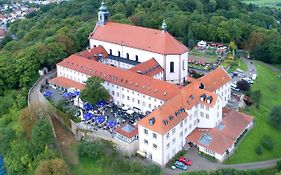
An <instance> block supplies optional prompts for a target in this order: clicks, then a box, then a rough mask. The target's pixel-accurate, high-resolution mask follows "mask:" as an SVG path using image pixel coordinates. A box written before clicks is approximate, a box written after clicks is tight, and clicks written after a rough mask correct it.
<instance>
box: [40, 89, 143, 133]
mask: <svg viewBox="0 0 281 175" xmlns="http://www.w3.org/2000/svg"><path fill="white" fill-rule="evenodd" d="M41 92H42V94H43V95H44V97H46V98H47V99H49V100H50V101H52V102H53V103H55V104H58V103H60V102H61V101H63V102H64V103H63V105H64V107H65V109H71V110H72V111H73V113H74V114H73V117H74V118H77V119H80V120H78V121H80V124H82V125H83V126H84V127H83V128H85V129H87V130H89V131H100V130H102V131H105V132H108V133H110V134H114V133H115V132H114V130H115V129H116V128H117V127H119V126H121V125H123V124H126V123H128V124H131V125H136V122H137V121H139V120H140V119H142V118H143V117H144V115H142V114H140V113H139V110H138V109H130V108H127V107H125V106H122V107H121V106H117V105H115V104H114V103H113V102H112V101H110V100H109V101H99V102H98V103H97V104H94V105H93V104H90V103H83V102H82V103H83V105H81V106H80V107H79V106H75V105H74V101H75V99H76V98H79V95H80V91H78V90H76V89H71V88H70V89H68V91H65V90H61V89H58V88H57V89H54V88H53V87H50V86H45V87H44V88H43V89H42V90H41Z"/></svg>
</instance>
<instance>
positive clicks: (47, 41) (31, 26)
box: [0, 0, 281, 94]
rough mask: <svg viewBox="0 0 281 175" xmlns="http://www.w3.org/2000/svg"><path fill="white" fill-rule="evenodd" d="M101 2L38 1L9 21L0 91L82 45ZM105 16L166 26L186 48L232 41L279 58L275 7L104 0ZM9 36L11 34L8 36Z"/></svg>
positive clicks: (230, 1) (199, 0) (0, 55)
mask: <svg viewBox="0 0 281 175" xmlns="http://www.w3.org/2000/svg"><path fill="white" fill-rule="evenodd" d="M100 4H101V2H99V1H92V0H84V1H79V0H73V1H69V2H63V3H60V4H58V5H57V4H50V5H46V6H43V7H42V8H41V9H40V10H39V11H38V12H37V13H35V14H31V15H29V16H27V18H26V19H22V20H18V21H16V22H14V23H12V24H11V25H10V33H9V34H8V35H7V37H6V38H4V40H3V41H2V43H1V48H2V49H1V51H0V76H1V77H3V78H1V80H0V94H2V93H3V88H4V85H5V87H6V88H7V87H8V88H10V89H11V88H12V89H17V88H20V87H26V86H30V84H31V83H32V82H34V80H35V79H36V78H37V71H38V69H40V68H42V67H47V68H49V69H52V68H54V67H55V64H56V63H57V62H58V61H60V60H62V59H63V58H65V57H66V56H68V55H70V54H72V53H75V52H77V51H80V50H83V49H86V47H87V46H88V35H89V33H90V32H91V31H92V30H93V29H94V26H95V21H96V20H97V10H98V8H99V6H100ZM106 4H107V6H108V8H109V11H110V13H111V17H110V20H112V21H118V22H121V23H128V24H132V25H138V26H145V27H150V28H155V29H159V28H160V25H161V22H162V20H163V19H166V22H167V24H168V32H169V33H171V34H172V35H173V36H175V37H176V38H177V39H179V40H180V41H182V42H183V43H184V44H185V45H186V46H188V47H190V48H192V47H193V46H194V45H195V43H196V42H197V41H198V40H206V41H214V42H225V43H228V42H231V41H235V43H237V45H238V47H239V48H243V49H248V50H250V51H251V53H252V55H253V57H255V58H256V59H258V60H262V61H264V62H268V63H276V64H281V58H280V55H281V48H280V47H281V35H280V32H281V31H280V24H279V21H280V19H281V12H280V11H279V10H275V9H269V8H260V7H257V6H255V5H252V4H250V5H246V4H243V3H242V2H240V1H238V0H169V1H168V0H110V1H107V2H106ZM13 38H14V40H13Z"/></svg>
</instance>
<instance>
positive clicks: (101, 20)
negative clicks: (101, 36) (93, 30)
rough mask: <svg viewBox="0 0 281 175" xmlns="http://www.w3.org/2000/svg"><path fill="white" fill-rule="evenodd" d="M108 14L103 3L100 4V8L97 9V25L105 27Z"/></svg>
mask: <svg viewBox="0 0 281 175" xmlns="http://www.w3.org/2000/svg"><path fill="white" fill-rule="evenodd" d="M108 17H109V12H108V10H107V7H106V6H105V3H104V2H102V3H101V7H100V8H99V12H98V24H99V25H105V24H106V22H107V21H108Z"/></svg>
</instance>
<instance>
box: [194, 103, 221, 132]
mask: <svg viewBox="0 0 281 175" xmlns="http://www.w3.org/2000/svg"><path fill="white" fill-rule="evenodd" d="M197 110H198V115H197V117H198V121H199V122H198V127H199V128H214V127H216V126H217V125H218V124H219V123H220V122H221V120H222V104H221V100H220V99H218V100H217V102H216V103H215V104H214V106H213V107H209V106H208V105H204V104H199V105H198V108H197Z"/></svg>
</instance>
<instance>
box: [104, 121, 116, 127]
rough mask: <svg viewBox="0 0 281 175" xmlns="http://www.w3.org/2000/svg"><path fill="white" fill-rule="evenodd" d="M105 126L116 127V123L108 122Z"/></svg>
mask: <svg viewBox="0 0 281 175" xmlns="http://www.w3.org/2000/svg"><path fill="white" fill-rule="evenodd" d="M106 125H107V126H109V127H114V126H116V122H115V121H109V122H107V123H106Z"/></svg>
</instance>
